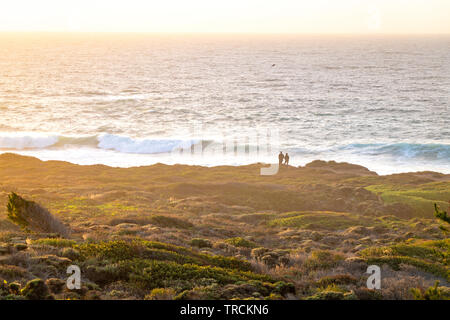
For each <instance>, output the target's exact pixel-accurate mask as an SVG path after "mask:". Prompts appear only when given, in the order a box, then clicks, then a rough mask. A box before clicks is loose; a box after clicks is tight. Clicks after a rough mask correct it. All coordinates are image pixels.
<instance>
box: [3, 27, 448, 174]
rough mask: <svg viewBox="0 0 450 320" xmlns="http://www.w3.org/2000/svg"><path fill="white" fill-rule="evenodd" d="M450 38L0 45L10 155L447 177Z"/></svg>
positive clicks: (74, 40) (21, 38) (103, 37)
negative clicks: (284, 156)
mask: <svg viewBox="0 0 450 320" xmlns="http://www.w3.org/2000/svg"><path fill="white" fill-rule="evenodd" d="M449 97H450V37H449V36H375V35H373V36H312V35H311V36H300V35H270V36H269V35H264V36H263V35H259V36H257V35H156V34H51V33H48V34H45V33H41V34H37V33H36V34H26V33H22V34H21V33H16V34H13V33H9V34H8V33H4V34H0V115H1V116H0V153H5V152H14V153H18V154H23V155H29V156H34V157H38V158H40V159H42V160H64V161H69V162H72V163H77V164H105V165H110V166H117V167H130V166H141V165H149V164H153V163H157V162H161V163H167V164H175V163H184V164H195V165H205V166H215V165H242V164H250V163H255V162H264V163H273V162H276V161H277V154H278V152H279V151H283V152H288V153H289V155H290V164H292V165H304V164H306V163H308V162H310V161H312V160H316V159H322V160H335V161H345V162H350V163H355V164H359V165H363V166H365V167H367V168H369V169H370V170H373V171H376V172H377V173H379V174H391V173H398V172H411V171H438V172H442V173H450V114H449V111H450V103H449V102H450V98H449Z"/></svg>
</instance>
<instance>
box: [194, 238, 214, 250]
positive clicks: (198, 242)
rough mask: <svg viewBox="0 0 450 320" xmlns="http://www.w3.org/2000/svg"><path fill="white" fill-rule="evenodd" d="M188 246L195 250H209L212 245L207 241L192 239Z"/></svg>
mask: <svg viewBox="0 0 450 320" xmlns="http://www.w3.org/2000/svg"><path fill="white" fill-rule="evenodd" d="M189 244H190V245H191V246H193V247H197V248H211V247H212V243H211V241H209V240H208V239H200V238H194V239H192V240H191V241H190V242H189Z"/></svg>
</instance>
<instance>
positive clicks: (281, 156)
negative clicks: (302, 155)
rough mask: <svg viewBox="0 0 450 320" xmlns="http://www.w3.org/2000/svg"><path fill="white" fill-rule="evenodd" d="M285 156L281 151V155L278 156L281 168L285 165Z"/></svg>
mask: <svg viewBox="0 0 450 320" xmlns="http://www.w3.org/2000/svg"><path fill="white" fill-rule="evenodd" d="M283 160H284V155H283V152H281V151H280V154H279V155H278V163H279V165H280V166H281V165H282V164H283Z"/></svg>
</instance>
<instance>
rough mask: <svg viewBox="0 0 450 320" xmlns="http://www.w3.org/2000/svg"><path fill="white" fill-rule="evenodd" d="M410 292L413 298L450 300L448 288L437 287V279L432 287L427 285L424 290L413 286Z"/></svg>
mask: <svg viewBox="0 0 450 320" xmlns="http://www.w3.org/2000/svg"><path fill="white" fill-rule="evenodd" d="M411 293H412V294H413V296H414V299H415V300H450V289H449V288H446V287H439V281H436V283H435V284H434V287H429V288H428V289H427V290H425V291H424V290H422V289H419V288H413V289H411Z"/></svg>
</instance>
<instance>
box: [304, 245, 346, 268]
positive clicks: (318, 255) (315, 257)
mask: <svg viewBox="0 0 450 320" xmlns="http://www.w3.org/2000/svg"><path fill="white" fill-rule="evenodd" d="M342 260H344V257H343V256H342V255H340V254H337V253H334V252H332V251H329V250H315V251H312V252H311V254H310V256H309V257H308V259H307V260H306V261H305V264H304V266H305V267H306V268H307V269H312V270H315V269H328V268H332V267H334V266H336V265H337V264H338V263H339V262H340V261H342Z"/></svg>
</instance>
